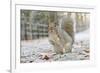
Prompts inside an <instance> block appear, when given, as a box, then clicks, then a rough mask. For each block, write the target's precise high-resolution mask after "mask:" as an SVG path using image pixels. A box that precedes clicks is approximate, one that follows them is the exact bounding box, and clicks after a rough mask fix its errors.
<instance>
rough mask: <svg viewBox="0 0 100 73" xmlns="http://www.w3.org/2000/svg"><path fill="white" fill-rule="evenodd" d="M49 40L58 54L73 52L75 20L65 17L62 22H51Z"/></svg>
mask: <svg viewBox="0 0 100 73" xmlns="http://www.w3.org/2000/svg"><path fill="white" fill-rule="evenodd" d="M60 25H61V27H60ZM48 33H49V41H50V43H51V44H52V45H53V46H54V51H55V52H56V54H64V53H68V52H71V50H72V44H73V42H74V31H73V21H72V19H71V18H69V17H64V18H63V19H62V22H61V24H55V23H50V24H49V31H48Z"/></svg>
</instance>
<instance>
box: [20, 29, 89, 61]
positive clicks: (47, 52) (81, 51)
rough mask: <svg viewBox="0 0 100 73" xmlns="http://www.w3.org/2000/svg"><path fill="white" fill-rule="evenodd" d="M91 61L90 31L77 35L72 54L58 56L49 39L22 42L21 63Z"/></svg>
mask: <svg viewBox="0 0 100 73" xmlns="http://www.w3.org/2000/svg"><path fill="white" fill-rule="evenodd" d="M88 59H89V30H86V31H83V32H80V33H77V34H75V42H74V44H73V48H72V52H71V53H66V54H63V55H60V54H56V53H55V52H54V49H53V46H52V45H51V44H50V43H49V40H48V38H43V39H39V40H32V41H21V63H32V62H48V61H49V62H51V61H67V60H88Z"/></svg>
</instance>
